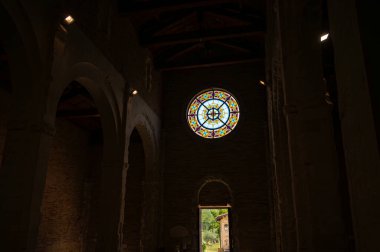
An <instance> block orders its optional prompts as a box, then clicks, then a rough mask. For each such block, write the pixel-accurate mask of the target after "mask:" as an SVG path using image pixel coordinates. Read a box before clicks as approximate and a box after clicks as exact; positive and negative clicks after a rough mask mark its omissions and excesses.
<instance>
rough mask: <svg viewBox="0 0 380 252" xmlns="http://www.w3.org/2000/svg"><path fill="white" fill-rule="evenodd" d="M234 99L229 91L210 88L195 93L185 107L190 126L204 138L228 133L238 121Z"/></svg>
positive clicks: (237, 108)
mask: <svg viewBox="0 0 380 252" xmlns="http://www.w3.org/2000/svg"><path fill="white" fill-rule="evenodd" d="M239 116H240V111H239V105H238V103H237V101H236V99H235V98H234V97H233V96H232V94H230V93H229V92H227V91H225V90H222V89H217V88H212V89H208V90H205V91H202V92H201V93H199V94H197V95H196V96H195V97H194V98H193V99H192V100H191V102H190V104H189V107H188V109H187V122H188V123H189V126H190V128H191V129H192V130H193V131H194V132H195V133H196V134H197V135H199V136H201V137H204V138H220V137H223V136H225V135H227V134H229V133H230V132H231V131H232V130H233V129H234V128H235V127H236V124H237V123H238V121H239Z"/></svg>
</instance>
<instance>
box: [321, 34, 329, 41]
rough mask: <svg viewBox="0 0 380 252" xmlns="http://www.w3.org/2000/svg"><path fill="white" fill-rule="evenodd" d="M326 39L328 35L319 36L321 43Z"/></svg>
mask: <svg viewBox="0 0 380 252" xmlns="http://www.w3.org/2000/svg"><path fill="white" fill-rule="evenodd" d="M328 37H329V34H328V33H326V34H323V35H322V36H321V42H322V41H325V40H326V39H328Z"/></svg>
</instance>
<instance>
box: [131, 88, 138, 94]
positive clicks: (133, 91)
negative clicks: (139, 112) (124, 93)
mask: <svg viewBox="0 0 380 252" xmlns="http://www.w3.org/2000/svg"><path fill="white" fill-rule="evenodd" d="M138 93H139V92H138V91H137V90H136V89H132V91H131V95H132V96H135V95H137V94H138Z"/></svg>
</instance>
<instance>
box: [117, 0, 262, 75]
mask: <svg viewBox="0 0 380 252" xmlns="http://www.w3.org/2000/svg"><path fill="white" fill-rule="evenodd" d="M119 10H120V13H121V15H125V16H127V17H128V18H130V20H131V21H132V23H133V24H134V26H135V28H136V31H137V33H138V34H139V38H140V43H141V45H142V46H144V47H146V48H148V49H149V50H150V51H151V53H152V56H153V60H154V63H155V66H156V68H157V69H158V70H173V69H186V68H187V69H188V68H198V67H207V66H218V65H228V64H238V63H244V62H256V61H262V60H263V59H264V52H265V47H264V40H265V1H263V0H251V1H238V0H207V1H206V0H193V1H154V0H146V1H138V0H136V1H130V0H120V1H119Z"/></svg>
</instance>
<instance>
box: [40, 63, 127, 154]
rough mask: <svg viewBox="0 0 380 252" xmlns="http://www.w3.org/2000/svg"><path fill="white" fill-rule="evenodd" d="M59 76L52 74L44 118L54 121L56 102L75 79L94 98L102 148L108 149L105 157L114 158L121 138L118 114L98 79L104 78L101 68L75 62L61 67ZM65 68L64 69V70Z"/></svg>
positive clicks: (103, 85)
mask: <svg viewBox="0 0 380 252" xmlns="http://www.w3.org/2000/svg"><path fill="white" fill-rule="evenodd" d="M62 70H63V71H62V72H60V71H57V72H59V76H53V77H54V78H55V82H53V84H52V85H51V86H50V88H49V96H48V103H47V113H46V120H47V121H49V122H51V123H54V119H55V114H56V109H57V104H58V102H59V98H60V97H61V94H62V93H63V91H64V90H65V88H66V87H67V85H68V84H69V83H71V82H72V81H77V82H78V83H80V84H81V85H82V86H83V87H85V88H86V89H87V90H88V92H89V93H90V95H91V96H92V97H93V98H94V102H95V105H96V107H97V108H98V110H99V114H100V119H101V123H102V127H103V133H104V140H105V142H104V148H105V149H107V150H109V151H106V152H105V153H104V155H105V157H107V158H110V159H112V158H114V155H115V154H117V151H114V148H115V147H120V143H121V140H120V139H119V134H118V124H117V122H118V119H117V118H118V116H119V115H118V114H116V113H115V111H116V108H115V106H113V104H112V100H111V98H109V96H108V95H107V93H106V91H105V84H104V83H102V82H101V81H99V80H102V79H103V80H104V79H105V78H104V76H102V74H101V70H100V69H99V68H98V67H97V66H96V65H94V64H92V63H89V62H77V63H75V64H73V66H72V67H71V68H69V69H65V68H63V69H62ZM65 70H66V71H65Z"/></svg>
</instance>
